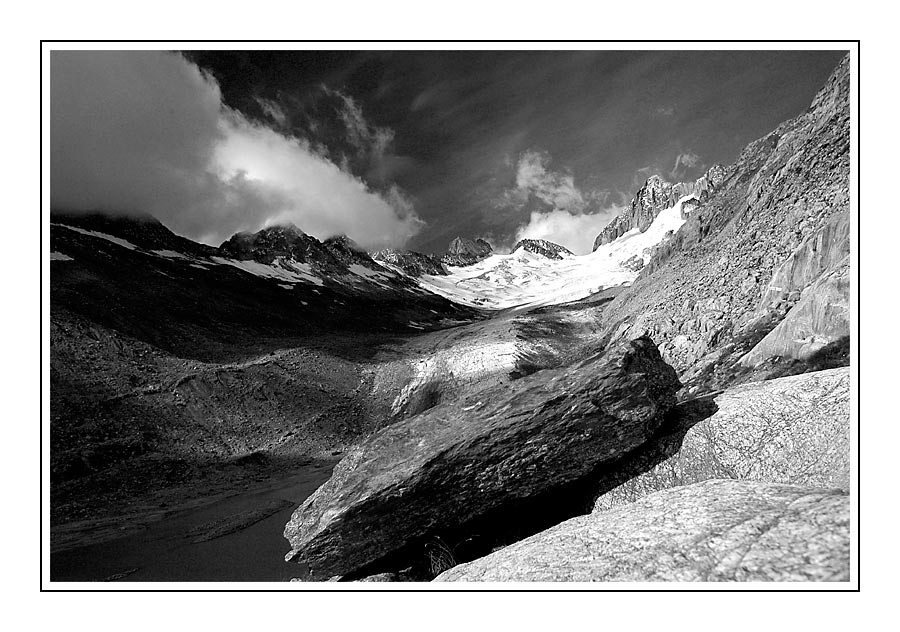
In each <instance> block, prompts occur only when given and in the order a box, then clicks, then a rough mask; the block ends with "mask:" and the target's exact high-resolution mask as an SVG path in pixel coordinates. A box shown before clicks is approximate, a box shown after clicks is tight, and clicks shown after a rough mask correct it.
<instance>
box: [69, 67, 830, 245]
mask: <svg viewBox="0 0 900 632" xmlns="http://www.w3.org/2000/svg"><path fill="white" fill-rule="evenodd" d="M114 55H118V57H117V58H115V59H112V56H114ZM156 55H157V56H156V57H153V56H149V55H143V56H142V55H141V54H136V53H121V52H119V53H116V52H109V53H108V54H107V55H106V56H103V55H102V54H100V55H97V54H95V55H93V56H90V55H87V54H82V55H78V54H73V53H65V52H57V53H54V56H53V57H52V58H51V149H52V152H51V158H52V160H51V162H52V169H51V176H52V178H53V180H52V181H51V192H52V193H53V199H54V201H55V202H56V203H57V205H67V206H72V207H78V206H85V205H87V204H93V205H94V206H98V205H99V206H104V201H105V205H106V206H112V205H115V204H119V205H121V204H123V203H127V204H129V205H130V206H132V207H134V209H135V210H149V211H150V212H155V213H156V214H157V215H164V216H165V217H164V218H163V219H164V221H166V223H167V224H169V225H170V226H172V227H173V228H174V229H175V230H177V231H178V232H181V233H182V234H186V235H188V236H192V237H194V238H198V239H204V240H205V241H208V242H215V241H217V240H219V239H222V238H223V236H227V234H228V233H230V232H232V231H233V230H235V229H255V228H258V227H259V226H260V225H262V224H264V223H266V222H269V223H271V222H272V221H281V220H280V219H279V218H289V219H291V220H292V221H295V222H296V223H298V225H300V227H301V228H303V229H304V230H307V231H308V232H311V233H312V234H316V236H327V235H325V233H327V232H334V231H344V232H348V233H349V234H350V235H351V237H354V238H356V239H357V240H358V241H362V242H366V241H367V236H371V239H368V243H367V244H366V245H368V246H369V247H376V246H378V245H379V244H391V245H404V244H405V245H406V247H410V248H413V249H418V250H422V251H425V252H432V251H441V250H443V249H444V248H445V247H446V245H447V243H448V242H449V241H450V239H452V238H453V237H455V236H456V235H462V236H466V237H477V236H487V237H488V238H489V239H491V240H492V241H493V242H494V243H495V244H496V245H498V246H500V247H503V246H506V247H509V246H510V245H511V244H512V242H513V240H514V239H516V238H517V237H522V236H529V237H548V238H554V239H556V240H557V241H560V242H562V243H564V245H566V246H569V247H570V248H572V249H573V250H576V251H578V250H581V251H584V250H585V248H587V249H589V245H588V244H589V242H591V241H593V237H594V235H596V232H598V231H599V229H600V228H602V226H603V225H604V224H605V223H606V222H607V221H609V219H610V218H611V217H612V215H614V214H615V212H617V210H618V209H619V208H620V207H621V206H622V205H624V204H625V203H627V202H628V201H629V200H630V198H631V196H632V195H633V194H634V192H635V190H636V189H637V187H638V186H639V185H640V184H641V183H642V182H643V180H645V179H646V178H647V177H648V176H649V175H650V174H652V173H657V174H661V175H663V176H664V177H666V178H667V179H670V180H679V179H690V178H696V177H698V176H699V175H701V174H702V173H703V172H704V171H705V169H706V168H708V167H709V166H710V165H712V164H714V163H716V162H722V163H728V162H731V161H733V160H734V159H735V158H736V156H737V154H738V152H739V151H740V150H741V149H742V148H743V146H744V145H746V144H747V143H748V142H749V141H751V140H754V139H756V138H758V137H760V136H762V135H764V134H766V133H767V132H769V131H770V130H771V129H773V128H774V127H775V126H776V125H778V124H779V123H780V122H782V121H784V120H786V119H788V118H791V117H793V116H796V115H797V114H799V113H800V112H802V111H803V110H804V109H805V108H806V107H807V106H808V105H809V102H810V100H811V99H812V97H813V95H814V94H815V92H816V90H817V89H818V88H819V87H820V86H821V85H822V84H823V83H824V81H825V79H826V78H827V77H828V74H829V73H830V72H831V70H832V69H833V68H834V66H835V65H836V64H837V62H838V60H839V59H840V58H841V56H842V55H843V53H842V52H839V51H836V52H830V51H818V52H815V51H813V52H808V51H787V52H779V51H766V52H759V51H756V52H750V51H747V52H741V51H728V52H715V51H697V52H690V51H676V52H667V51H654V52H618V51H589V52H585V51H554V52H539V51H509V52H505V51H465V52H460V51H393V52H390V51H371V52H366V51H358V52H342V51H336V52H330V51H297V52H295V51H240V52H230V51H213V52H198V51H192V52H187V53H184V56H185V57H187V60H189V61H190V62H193V63H187V62H186V61H185V60H184V59H183V58H182V59H179V58H178V56H177V55H173V54H168V53H157V54H156ZM160 55H166V56H167V57H165V58H164V59H160V57H159V56H160ZM176 62H177V63H176ZM179 64H180V66H179ZM194 64H197V65H199V66H200V68H202V69H204V70H205V71H206V72H207V73H209V75H211V76H212V77H214V79H215V81H212V80H211V79H210V77H209V76H206V77H204V76H203V75H202V74H200V73H198V72H197V69H196V67H195V66H194ZM153 82H155V83H153ZM125 84H127V85H128V88H127V89H125V88H122V89H117V86H120V85H125ZM169 84H171V85H172V86H177V89H176V88H175V87H172V88H170V87H169ZM216 84H217V85H216ZM160 86H166V87H165V89H161V88H160ZM104 90H105V91H106V93H104ZM135 92H141V93H142V94H144V93H146V95H147V98H146V99H144V100H142V101H141V102H140V103H141V104H142V105H138V106H136V105H135V99H133V98H132V96H130V95H132V94H133V93H135ZM217 98H218V99H220V100H221V102H223V103H224V105H225V106H226V107H225V108H221V107H219V110H221V111H224V112H226V115H225V116H219V117H218V118H217V115H216V114H215V108H214V107H212V106H210V105H209V103H208V102H215V101H216V99H217ZM92 99H93V100H95V101H96V102H95V101H92ZM148 100H149V101H152V102H153V103H151V104H149V105H147V101H148ZM111 103H112V104H113V105H110V104H111ZM116 103H119V104H121V106H122V107H121V113H118V114H117V110H116V105H115V104H116ZM136 107H137V109H140V107H145V108H146V110H147V111H146V112H144V113H143V114H140V116H139V115H138V114H136V113H135V112H134V110H135V108H136ZM100 109H102V110H105V111H104V112H102V113H101V114H102V115H99V114H97V110H100ZM160 111H168V112H171V113H172V116H178V115H179V112H182V111H183V112H185V113H190V114H191V116H192V117H194V118H195V119H196V120H197V122H198V123H197V124H194V123H191V124H190V125H186V124H182V125H181V126H180V127H179V128H177V129H176V128H172V125H171V124H170V121H171V119H168V120H166V119H159V120H157V119H158V117H157V116H156V114H155V113H158V112H160ZM228 112H231V114H227V113H228ZM119 118H120V119H121V120H118V119H119ZM147 120H151V123H152V126H151V127H148V129H147V130H145V131H144V133H143V134H142V135H141V136H140V137H139V138H137V141H139V142H140V143H145V142H146V141H147V138H152V139H160V138H167V139H170V142H168V141H167V142H162V141H157V140H154V141H153V144H154V145H158V146H159V147H158V152H157V155H155V157H152V160H154V161H155V162H154V164H152V165H141V164H140V162H141V160H144V159H145V158H142V156H145V155H146V152H133V151H130V150H128V151H126V153H127V154H129V155H128V161H130V162H128V161H123V160H121V159H118V158H113V157H108V156H106V155H105V154H103V153H102V152H104V151H107V149H106V147H108V145H102V146H101V145H100V144H99V141H97V140H96V138H97V137H98V136H100V135H103V136H104V137H107V138H108V137H110V135H112V136H116V135H120V134H125V135H129V134H133V133H132V132H131V131H123V130H130V128H131V127H133V126H138V127H140V126H142V125H144V124H145V123H144V121H147ZM110 121H117V122H116V124H115V125H113V124H112V123H110ZM151 123H148V125H151ZM54 126H55V127H54ZM170 128H172V129H170ZM197 128H204V129H205V130H206V131H204V132H203V133H202V134H198V136H197V138H193V137H192V135H191V132H190V130H193V129H197ZM54 129H56V130H57V131H58V132H59V133H58V134H54ZM84 130H92V131H91V133H90V134H87V133H85V132H84ZM101 132H102V134H101ZM276 132H277V136H276V135H275V133H276ZM55 137H56V138H58V139H59V140H58V142H56V141H55V140H54V139H55ZM123 138H124V137H123ZM285 138H286V139H289V144H290V143H292V144H293V145H292V147H288V146H286V145H285V143H284V142H282V141H284V139H285ZM92 144H96V146H95V147H93V149H95V150H96V152H97V154H98V155H103V156H104V158H103V159H104V160H107V162H108V163H109V167H108V168H107V169H106V170H105V172H104V173H103V174H100V175H98V174H92V173H86V172H85V170H86V169H89V166H88V167H86V166H85V163H86V162H88V163H89V162H90V161H85V160H84V159H83V157H84V156H85V155H86V154H85V150H84V146H86V145H92ZM120 144H121V145H123V146H131V145H133V143H132V142H131V141H130V140H129V141H128V142H126V141H125V140H123V141H122V142H121V143H120ZM189 145H193V146H196V149H195V150H190V149H189V148H188V146H189ZM301 154H302V155H301ZM57 155H58V156H60V158H59V159H58V160H56V159H54V156H57ZM87 155H90V152H88V153H87ZM67 156H71V160H68V159H67V158H66V157H67ZM213 159H214V162H215V164H216V166H215V168H214V169H212V168H210V167H209V163H210V161H211V160H213ZM146 160H150V158H146ZM323 160H324V161H325V162H326V163H327V164H322V161H323ZM125 163H127V164H129V165H131V166H132V167H133V169H132V170H131V171H130V172H129V171H128V170H127V169H125V168H124V167H123V168H122V169H121V175H120V177H118V176H117V179H118V180H119V181H127V180H128V179H129V178H130V177H140V178H145V174H146V173H148V172H152V173H154V174H156V175H155V176H154V177H153V178H146V180H147V181H146V183H145V188H146V189H147V194H146V195H144V196H141V195H138V194H135V193H134V192H133V191H129V192H127V194H126V192H124V191H123V192H121V195H118V196H114V197H112V198H109V199H108V200H107V197H108V196H106V197H105V190H104V189H103V187H106V186H109V184H108V182H107V181H108V180H109V179H110V178H109V176H108V175H106V174H108V173H109V172H110V170H117V169H119V165H121V164H125ZM203 164H206V165H207V166H206V167H205V168H198V165H203ZM173 165H174V167H173ZM198 169H199V170H198ZM204 169H205V171H204ZM201 171H204V172H203V173H200V172H201ZM129 173H135V174H141V175H140V176H129ZM173 173H177V174H179V175H178V178H179V179H178V183H177V185H174V186H173V185H172V184H171V178H172V174H173ZM345 175H349V176H350V177H349V179H348V178H344V176H345ZM54 181H56V182H59V183H63V184H60V185H59V186H58V187H57V188H56V189H54V186H53V182H54ZM69 181H71V182H73V183H75V182H78V183H83V182H85V181H91V182H95V183H96V187H97V189H96V191H97V195H96V196H85V195H84V191H83V190H76V189H75V187H74V185H73V187H72V190H71V191H69V190H67V189H66V188H65V183H66V182H69ZM201 181H202V183H201ZM271 183H275V184H272V185H271V186H269V185H270V184H271ZM276 185H277V186H276ZM160 188H164V189H166V190H168V191H173V193H172V194H171V195H170V196H168V198H167V199H166V206H165V208H164V209H162V210H161V209H160V208H155V207H154V204H156V205H157V206H159V205H160V204H161V203H160V202H159V201H158V200H157V199H156V197H155V196H154V195H153V191H154V190H157V189H160ZM138 190H140V187H138ZM332 192H333V194H332ZM98 200H100V201H99V202H98ZM372 200H374V207H373V208H375V210H374V211H372V213H373V215H372V217H375V218H376V219H373V220H372V222H368V223H367V221H364V222H362V223H360V222H358V221H357V219H358V218H360V217H363V216H364V214H365V213H368V211H366V210H364V208H365V207H366V206H367V205H368V204H369V202H371V201H372ZM331 201H333V205H332V203H331ZM332 206H333V207H334V209H335V210H333V211H332V210H331V207H332ZM143 207H150V208H143ZM294 207H296V208H294ZM222 208H224V209H225V210H216V209H222ZM250 209H253V210H250ZM260 209H265V210H260ZM298 209H299V210H298ZM331 212H333V213H334V214H335V217H337V219H334V220H333V221H332V219H329V218H327V217H324V215H327V214H328V213H331ZM217 213H218V215H217ZM379 213H381V215H379ZM392 214H393V215H392ZM388 215H391V217H388ZM220 217H225V218H226V219H223V220H221V221H219V218H220ZM378 218H381V219H378ZM212 224H218V225H217V226H212ZM379 231H383V232H384V234H383V235H382V234H381V233H380V232H379ZM376 233H378V235H376Z"/></svg>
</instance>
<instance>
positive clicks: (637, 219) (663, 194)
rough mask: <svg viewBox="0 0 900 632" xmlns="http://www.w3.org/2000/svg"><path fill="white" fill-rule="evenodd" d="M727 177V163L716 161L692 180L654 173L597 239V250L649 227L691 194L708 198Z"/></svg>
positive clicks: (595, 242) (699, 198)
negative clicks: (665, 176)
mask: <svg viewBox="0 0 900 632" xmlns="http://www.w3.org/2000/svg"><path fill="white" fill-rule="evenodd" d="M724 181H725V167H723V166H722V165H720V164H715V165H713V166H712V167H710V168H709V169H708V170H707V172H706V173H705V174H704V175H702V176H700V177H699V178H697V179H696V180H694V181H691V182H676V183H672V182H668V181H667V180H665V179H663V178H662V177H661V176H659V175H657V174H653V175H651V176H650V177H649V178H647V180H646V181H645V182H644V184H643V186H641V188H640V189H638V190H637V193H635V195H634V199H632V201H631V206H630V207H628V208H626V209H625V210H624V211H622V213H621V214H619V215H618V216H617V217H616V218H615V219H613V221H611V222H610V223H609V224H608V225H607V226H606V228H604V229H603V231H602V232H601V233H600V234H599V235H597V238H596V239H595V240H594V250H596V249H597V248H598V247H599V246H602V245H603V244H608V243H609V242H611V241H613V240H615V239H617V238H619V237H621V236H622V235H624V234H625V233H627V232H628V231H630V230H633V229H635V228H637V229H638V230H640V231H641V232H644V231H645V230H647V228H648V227H649V226H650V224H652V223H653V220H654V219H656V216H657V215H659V214H660V212H661V211H664V210H665V209H667V208H672V207H673V206H675V203H676V202H678V200H680V199H681V198H683V197H685V196H687V195H693V196H695V197H696V198H697V199H698V200H699V201H701V202H703V201H705V200H706V199H707V198H708V197H709V196H710V195H711V194H712V193H715V191H717V190H718V189H719V187H721V186H722V183H723V182H724Z"/></svg>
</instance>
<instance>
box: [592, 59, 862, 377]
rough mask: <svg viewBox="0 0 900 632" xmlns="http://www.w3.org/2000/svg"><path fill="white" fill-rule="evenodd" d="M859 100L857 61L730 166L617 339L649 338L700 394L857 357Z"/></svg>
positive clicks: (609, 320) (624, 298) (665, 255)
mask: <svg viewBox="0 0 900 632" xmlns="http://www.w3.org/2000/svg"><path fill="white" fill-rule="evenodd" d="M849 93H850V78H849V57H845V58H844V60H843V61H842V62H841V63H840V64H839V65H838V67H837V68H836V69H835V70H834V72H833V73H832V75H831V76H830V77H829V79H828V81H827V82H826V83H825V85H824V86H823V87H822V89H821V90H820V91H819V92H818V94H817V95H816V96H815V98H814V99H813V101H812V103H811V105H810V107H809V109H807V111H805V112H803V113H802V114H800V115H799V116H797V117H796V118H793V119H791V120H789V121H786V122H784V123H782V124H781V125H779V126H778V127H777V128H776V129H775V130H773V131H772V132H771V133H769V134H767V135H766V136H764V137H762V138H760V139H759V140H756V141H754V142H752V143H750V144H749V145H748V146H747V147H746V148H745V149H744V150H743V151H742V152H741V154H740V156H739V157H738V159H737V160H736V161H735V162H734V163H733V164H731V165H729V166H728V167H726V168H725V170H724V174H723V176H722V178H721V180H718V179H717V180H716V182H718V183H717V184H716V185H715V190H714V191H713V192H711V193H710V195H709V197H708V199H707V200H706V202H703V203H701V204H700V205H699V206H698V207H697V209H696V210H694V211H693V212H691V213H690V215H689V217H688V218H687V219H686V220H685V222H684V225H683V226H682V227H681V228H680V229H679V230H678V231H677V233H676V234H674V235H673V236H672V238H671V239H670V240H669V242H668V243H667V244H664V246H663V247H662V248H659V249H657V251H656V252H655V254H654V256H653V258H652V260H651V261H650V262H649V265H648V266H646V267H645V268H644V269H642V271H641V272H640V274H639V276H638V278H637V279H636V280H635V281H634V283H633V284H632V285H631V286H630V287H629V288H628V289H626V290H625V291H624V292H622V293H621V294H620V295H619V296H618V297H617V298H616V300H615V301H613V303H612V304H610V306H609V308H608V309H607V310H605V311H604V313H603V316H602V322H603V326H604V327H605V329H606V331H607V339H608V340H609V341H614V340H616V339H619V338H621V337H628V336H632V335H643V334H649V335H650V336H652V337H653V339H654V340H655V341H657V343H658V344H659V345H660V351H661V352H662V354H663V357H664V358H666V360H667V361H668V362H669V363H670V364H672V365H673V366H674V367H675V368H676V369H678V371H679V373H680V374H681V375H682V380H683V381H685V382H686V383H688V385H689V389H693V390H697V391H702V390H704V389H710V388H720V387H722V386H726V385H728V384H729V383H732V382H733V380H734V379H736V378H737V377H738V376H740V375H746V374H748V373H749V374H752V375H773V374H776V373H778V372H780V371H784V370H800V367H802V366H804V365H809V366H817V367H820V368H828V367H829V366H833V365H834V363H838V365H839V364H846V363H847V362H849V358H848V355H847V354H848V352H849V335H850V330H849V311H850V310H849V274H850V231H849V224H850V189H849V186H850V182H849V174H850V104H849ZM601 241H602V239H601ZM773 336H775V337H777V341H776V340H773V339H772V337H773ZM757 345H760V347H759V348H757ZM748 354H749V355H748ZM745 356H746V357H745ZM776 365H778V366H776ZM791 365H796V366H795V368H794V369H790V368H789V367H790V366H791ZM773 372H774V373H773Z"/></svg>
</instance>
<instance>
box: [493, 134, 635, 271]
mask: <svg viewBox="0 0 900 632" xmlns="http://www.w3.org/2000/svg"><path fill="white" fill-rule="evenodd" d="M550 160H551V157H550V154H549V153H547V152H542V151H537V150H528V151H525V152H523V153H522V154H521V155H520V156H519V159H518V161H517V162H516V174H515V186H514V187H512V188H510V189H507V190H506V191H505V192H504V194H503V196H502V198H501V206H507V207H508V206H510V205H515V206H518V207H519V208H520V209H530V214H529V218H528V221H527V222H526V223H525V224H524V225H522V226H519V227H518V228H517V229H516V232H515V240H516V241H518V240H519V239H546V240H548V241H552V242H554V243H557V244H560V245H562V246H565V247H566V248H568V249H569V250H571V251H572V252H574V253H576V254H586V253H588V252H591V249H592V248H593V244H594V238H595V237H596V236H597V234H598V233H599V232H600V231H601V230H602V229H603V227H604V226H606V224H608V223H609V221H610V220H611V219H612V218H613V217H614V216H615V214H616V213H617V212H618V211H619V210H620V209H619V208H617V207H609V206H604V205H605V204H606V201H607V199H608V198H609V195H610V193H609V191H606V190H599V189H590V190H587V191H585V190H582V189H581V188H579V187H578V186H576V184H575V179H574V178H573V176H572V175H570V174H568V173H563V172H559V171H553V170H552V169H550V168H549V165H550ZM534 202H536V204H533V203H534ZM535 205H536V206H537V207H538V208H537V209H534V208H533V207H534V206H535Z"/></svg>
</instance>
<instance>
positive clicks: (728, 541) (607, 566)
mask: <svg viewBox="0 0 900 632" xmlns="http://www.w3.org/2000/svg"><path fill="white" fill-rule="evenodd" d="M849 580H850V497H849V496H848V494H847V493H846V492H844V491H842V490H839V489H821V488H813V487H798V486H793V485H777V484H772V483H760V482H752V481H734V480H710V481H705V482H702V483H696V484H694V485H686V486H684V487H676V488H674V489H667V490H663V491H659V492H656V493H655V494H651V495H650V496H646V497H644V498H642V499H641V500H638V501H637V502H634V503H631V504H628V505H624V506H622V507H618V508H616V509H612V510H609V511H594V512H593V513H591V514H589V515H586V516H579V517H577V518H572V519H571V520H567V521H566V522H563V523H562V524H559V525H557V526H555V527H553V528H552V529H548V530H546V531H543V532H541V533H538V534H536V535H534V536H532V537H530V538H527V539H525V540H522V541H521V542H517V543H515V544H512V545H510V546H508V547H506V548H504V549H501V550H499V551H497V552H495V553H492V554H490V555H488V556H486V557H483V558H481V559H478V560H475V561H474V562H471V563H468V564H462V565H460V566H456V567H454V568H451V569H450V570H448V571H445V572H444V573H442V574H441V575H439V576H438V577H437V578H436V581H444V582H447V581H462V582H476V581H486V582H524V581H538V582H561V581H571V582H599V581H644V582H646V581H681V582H683V581H703V582H711V581H781V582H783V581H849Z"/></svg>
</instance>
